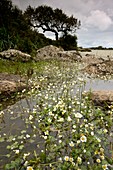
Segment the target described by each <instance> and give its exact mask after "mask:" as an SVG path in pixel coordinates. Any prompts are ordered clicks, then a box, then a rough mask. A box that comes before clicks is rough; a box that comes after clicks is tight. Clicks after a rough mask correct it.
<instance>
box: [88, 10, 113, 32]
mask: <svg viewBox="0 0 113 170" xmlns="http://www.w3.org/2000/svg"><path fill="white" fill-rule="evenodd" d="M86 24H87V26H94V27H96V28H98V29H99V30H101V31H105V30H107V29H108V28H109V27H110V26H111V25H112V24H113V21H112V19H111V18H110V17H109V16H108V15H107V14H106V13H105V12H104V11H100V10H95V11H91V15H90V16H89V17H88V18H87V20H86Z"/></svg>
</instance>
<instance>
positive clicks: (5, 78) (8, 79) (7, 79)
mask: <svg viewBox="0 0 113 170" xmlns="http://www.w3.org/2000/svg"><path fill="white" fill-rule="evenodd" d="M27 88H29V87H28V85H27V83H26V80H25V79H24V78H21V76H20V75H13V74H8V73H0V101H2V99H4V97H5V98H7V97H9V96H11V95H12V94H14V93H16V92H21V91H22V90H23V89H27Z"/></svg>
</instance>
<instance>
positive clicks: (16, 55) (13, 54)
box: [0, 49, 31, 62]
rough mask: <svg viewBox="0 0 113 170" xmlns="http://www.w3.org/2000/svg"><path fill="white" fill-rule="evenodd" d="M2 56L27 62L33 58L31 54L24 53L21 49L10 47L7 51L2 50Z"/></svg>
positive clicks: (0, 56) (0, 54) (0, 55)
mask: <svg viewBox="0 0 113 170" xmlns="http://www.w3.org/2000/svg"><path fill="white" fill-rule="evenodd" d="M0 58H2V59H9V60H12V61H22V62H27V61H29V60H31V55H29V54H26V53H23V52H21V51H19V50H15V49H9V50H7V51H2V52H0Z"/></svg>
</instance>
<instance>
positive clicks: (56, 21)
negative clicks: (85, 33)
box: [24, 5, 81, 40]
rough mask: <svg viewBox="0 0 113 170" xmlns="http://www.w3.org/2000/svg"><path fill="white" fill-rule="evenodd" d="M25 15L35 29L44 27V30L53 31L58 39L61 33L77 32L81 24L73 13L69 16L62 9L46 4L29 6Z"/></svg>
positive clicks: (65, 34)
mask: <svg viewBox="0 0 113 170" xmlns="http://www.w3.org/2000/svg"><path fill="white" fill-rule="evenodd" d="M24 15H25V17H26V19H27V21H28V23H29V24H30V26H32V27H33V28H35V29H38V28H42V30H43V32H46V31H50V32H53V33H54V34H55V37H56V40H58V38H59V33H61V34H63V35H64V36H67V35H68V34H69V33H75V31H76V29H78V28H79V27H80V25H81V23H80V20H78V19H76V18H74V16H73V15H72V16H70V17H68V16H67V15H66V14H65V13H63V11H62V10H61V9H58V8H56V9H54V10H53V9H52V8H51V7H49V6H46V5H44V6H39V7H37V8H32V7H31V6H28V8H27V9H26V11H25V13H24Z"/></svg>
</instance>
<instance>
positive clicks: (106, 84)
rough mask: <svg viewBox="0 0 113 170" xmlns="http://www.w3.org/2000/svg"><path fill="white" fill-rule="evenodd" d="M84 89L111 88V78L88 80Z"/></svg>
mask: <svg viewBox="0 0 113 170" xmlns="http://www.w3.org/2000/svg"><path fill="white" fill-rule="evenodd" d="M85 90H86V91H88V90H113V80H98V79H95V80H88V81H87V83H86V86H85Z"/></svg>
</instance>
